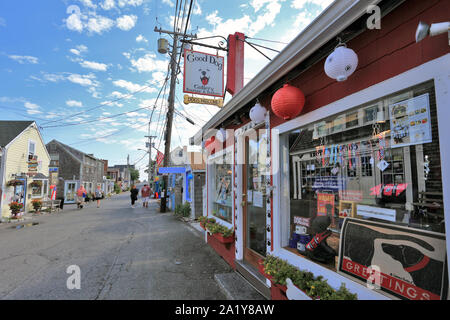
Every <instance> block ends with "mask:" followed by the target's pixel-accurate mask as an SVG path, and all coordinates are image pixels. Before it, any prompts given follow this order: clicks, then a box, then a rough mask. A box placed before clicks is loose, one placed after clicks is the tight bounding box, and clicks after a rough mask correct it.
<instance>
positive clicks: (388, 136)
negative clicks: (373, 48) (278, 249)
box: [285, 81, 445, 270]
mask: <svg viewBox="0 0 450 320" xmlns="http://www.w3.org/2000/svg"><path fill="white" fill-rule="evenodd" d="M286 135H287V137H286V138H285V141H288V144H289V147H288V150H289V164H287V163H286V164H285V166H288V172H289V194H290V205H289V206H288V207H289V209H290V222H289V223H290V228H289V232H290V234H289V240H290V241H289V247H288V246H285V249H287V250H289V251H291V252H295V253H296V254H299V255H303V256H306V257H307V258H309V259H311V260H314V261H315V262H318V263H322V264H324V265H325V266H327V267H329V268H331V269H334V270H335V269H336V267H337V261H338V259H337V253H338V252H339V246H340V234H341V232H342V225H343V222H344V219H345V218H346V217H352V218H356V219H361V220H364V221H376V222H382V223H386V224H391V225H395V226H402V227H407V228H411V229H419V230H427V231H433V232H437V233H442V234H443V233H444V232H445V229H444V203H443V195H442V177H441V162H440V150H439V136H438V123H437V116H436V101H435V94H434V84H433V82H432V81H431V82H427V83H425V84H421V85H419V86H416V87H414V88H410V89H408V90H405V91H403V92H400V93H397V94H394V95H391V96H388V97H384V98H380V99H379V100H377V101H372V102H371V103H368V104H365V105H362V106H359V107H357V108H355V109H352V110H349V111H347V112H345V114H337V115H333V116H331V117H328V118H325V119H323V120H321V121H318V122H316V123H312V124H310V125H307V126H305V127H302V128H299V129H297V130H293V131H291V132H289V133H286ZM314 221H316V224H315V225H314ZM313 225H314V226H313ZM319 229H320V230H319ZM325 231H327V232H329V234H325V233H324V234H323V236H324V237H325V236H326V237H327V239H326V243H327V245H328V247H329V248H331V249H329V248H325V251H324V253H323V255H322V256H314V255H311V254H310V252H309V251H308V250H307V247H306V246H307V244H308V243H310V241H311V240H312V239H313V236H314V235H315V234H318V233H320V232H325ZM294 240H295V241H294ZM383 248H384V247H383ZM326 251H328V252H326ZM388 251H389V250H387V249H386V250H385V252H388ZM369 262H370V261H369Z"/></svg>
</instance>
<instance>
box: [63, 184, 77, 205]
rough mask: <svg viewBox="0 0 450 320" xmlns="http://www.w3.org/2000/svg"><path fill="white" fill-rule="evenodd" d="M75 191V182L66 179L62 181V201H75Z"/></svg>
mask: <svg viewBox="0 0 450 320" xmlns="http://www.w3.org/2000/svg"><path fill="white" fill-rule="evenodd" d="M76 192H77V183H76V182H74V181H66V182H65V183H64V202H65V203H75V200H76Z"/></svg>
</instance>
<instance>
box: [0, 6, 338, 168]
mask: <svg viewBox="0 0 450 320" xmlns="http://www.w3.org/2000/svg"><path fill="white" fill-rule="evenodd" d="M331 2H332V0H252V1H240V0H229V1H206V0H195V1H194V2H193V3H194V5H193V9H192V15H191V18H190V26H189V28H188V32H190V33H196V34H197V35H198V37H207V36H212V35H221V36H224V37H226V36H227V35H228V34H231V33H234V32H243V33H244V34H245V35H246V36H249V37H253V38H261V39H268V40H275V41H279V42H283V43H288V42H290V41H291V40H292V39H293V38H294V37H295V36H296V35H298V33H300V32H301V31H302V30H303V29H304V28H305V27H306V26H307V25H308V24H309V23H310V22H311V21H312V20H313V19H314V18H315V17H316V16H317V15H318V14H320V12H321V11H322V10H323V9H324V8H326V7H327V6H328V5H329V4H330V3H331ZM176 3H177V1H176V0H161V1H156V0H45V1H30V0H2V1H0V114H1V116H0V119H2V120H35V121H36V122H37V124H38V125H39V126H41V127H42V128H43V129H42V131H41V132H42V135H43V137H44V140H45V142H48V141H50V140H52V139H57V140H60V141H62V142H63V143H66V144H69V145H71V146H73V147H74V148H77V149H80V150H82V151H84V152H87V153H94V155H95V156H96V157H99V158H103V159H108V160H109V161H110V164H123V163H126V158H127V155H128V154H129V155H130V159H131V163H135V162H136V161H138V160H139V162H137V164H136V166H137V167H138V168H139V169H140V170H141V174H143V170H144V166H145V164H146V163H147V162H148V158H147V157H146V156H145V153H144V152H143V151H138V150H137V149H138V148H145V138H144V135H146V134H148V125H147V124H148V121H149V117H150V114H151V110H152V109H153V107H154V106H155V99H156V96H157V94H158V92H159V90H160V88H161V87H162V83H163V82H164V78H165V75H166V71H167V65H168V61H169V60H168V56H167V55H161V54H159V53H158V52H157V50H156V49H157V39H158V38H159V37H160V35H159V34H158V33H156V32H154V31H153V30H154V28H155V26H157V27H161V28H162V29H165V30H173V21H174V14H175V5H176ZM184 4H185V1H183V2H182V8H183V7H184ZM188 4H189V1H187V5H188ZM186 9H187V7H186ZM161 36H163V37H165V38H167V39H168V40H169V42H171V39H170V37H169V36H167V35H161ZM208 41H209V42H207V41H203V42H204V43H210V44H213V45H217V40H216V41H215V42H213V41H211V40H208ZM252 41H253V42H254V43H258V44H261V45H264V46H268V47H271V48H274V49H278V50H281V49H282V48H283V47H284V46H285V44H283V43H277V42H264V41H261V40H252ZM194 50H199V51H204V52H211V53H215V52H214V51H210V50H207V49H205V48H200V47H194ZM262 51H264V53H265V54H266V55H268V56H270V57H274V56H275V55H276V53H274V52H271V51H267V50H262ZM267 63H268V60H267V59H266V58H265V57H263V56H262V55H261V54H259V53H257V52H256V51H255V50H253V49H252V48H251V47H249V46H246V47H245V82H248V81H249V80H250V79H251V78H252V77H254V76H255V75H256V74H257V73H258V72H259V71H260V70H261V69H262V68H263V67H264V66H265V65H266V64H267ZM182 81H183V80H182V75H181V74H180V75H179V83H178V87H177V89H178V90H177V98H178V99H177V100H176V101H177V104H176V106H175V107H176V110H177V112H178V113H181V114H185V115H188V116H189V117H190V118H191V119H192V120H194V122H195V123H196V125H191V124H190V123H188V122H187V121H186V120H185V119H183V117H181V116H179V115H177V116H176V117H175V119H174V126H175V129H174V130H173V131H172V132H173V136H172V149H173V148H175V147H176V146H178V145H186V144H187V143H188V138H189V137H190V136H192V135H194V134H195V133H196V132H197V131H198V130H199V129H200V127H201V125H203V124H204V123H205V122H206V121H207V120H208V119H209V118H211V116H212V115H214V114H215V113H216V112H217V111H218V109H217V107H214V106H201V105H192V104H189V105H181V102H182V101H183V92H182V87H183V86H182ZM136 91H139V92H138V93H136V94H133V95H131V94H130V93H134V92H136ZM227 96H228V97H229V95H227ZM117 99H120V100H117ZM160 101H161V102H162V103H160ZM160 101H159V102H158V103H157V104H156V108H155V111H154V113H153V116H152V122H151V126H150V133H151V134H152V135H156V136H158V138H157V140H156V146H159V149H160V150H163V149H164V143H163V142H161V138H160V137H161V132H162V128H163V126H164V122H165V114H166V110H165V108H166V105H165V101H167V92H166V96H164V99H162V100H160ZM178 101H179V102H178ZM97 106H100V107H98V108H96V107H97ZM146 107H148V108H146ZM90 109H92V110H90ZM135 109H140V110H137V111H134V112H131V113H128V114H125V115H123V116H117V117H115V116H114V115H117V114H121V113H125V112H130V111H133V110H135ZM88 110H90V111H88ZM111 116H113V117H112V118H108V117H111ZM80 122H81V123H82V124H79V125H74V124H75V123H80ZM83 122H84V123H83ZM140 159H142V160H140Z"/></svg>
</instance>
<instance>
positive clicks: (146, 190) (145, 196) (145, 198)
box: [141, 184, 151, 208]
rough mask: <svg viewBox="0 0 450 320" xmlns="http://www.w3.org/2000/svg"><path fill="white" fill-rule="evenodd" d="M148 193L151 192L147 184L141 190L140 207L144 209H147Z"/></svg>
mask: <svg viewBox="0 0 450 320" xmlns="http://www.w3.org/2000/svg"><path fill="white" fill-rule="evenodd" d="M150 192H151V189H150V187H149V186H148V185H147V184H144V187H143V188H142V189H141V196H142V206H143V207H144V208H148V201H149V200H150Z"/></svg>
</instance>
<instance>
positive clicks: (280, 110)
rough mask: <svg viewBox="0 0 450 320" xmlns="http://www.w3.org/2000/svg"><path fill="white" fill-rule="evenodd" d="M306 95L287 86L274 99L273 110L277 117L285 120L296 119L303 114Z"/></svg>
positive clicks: (276, 93) (295, 88)
mask: <svg viewBox="0 0 450 320" xmlns="http://www.w3.org/2000/svg"><path fill="white" fill-rule="evenodd" d="M304 105H305V95H304V94H303V92H302V91H301V90H300V89H299V88H297V87H294V86H291V85H289V84H285V85H284V86H283V88H281V89H279V90H278V91H277V92H275V94H274V95H273V97H272V110H273V113H275V115H276V116H277V117H280V118H283V119H284V120H288V119H292V118H295V117H296V116H298V115H299V114H300V112H302V109H303V106H304Z"/></svg>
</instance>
